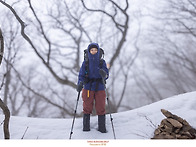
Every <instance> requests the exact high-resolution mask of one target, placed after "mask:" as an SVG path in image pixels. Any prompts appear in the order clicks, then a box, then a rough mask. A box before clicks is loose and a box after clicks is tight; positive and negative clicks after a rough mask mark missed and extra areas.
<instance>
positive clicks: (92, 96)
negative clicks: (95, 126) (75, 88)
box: [82, 89, 106, 115]
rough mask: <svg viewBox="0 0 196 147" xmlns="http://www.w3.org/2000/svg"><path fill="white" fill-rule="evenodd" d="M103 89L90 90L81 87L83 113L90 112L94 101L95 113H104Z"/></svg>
mask: <svg viewBox="0 0 196 147" xmlns="http://www.w3.org/2000/svg"><path fill="white" fill-rule="evenodd" d="M105 98H106V94H105V90H101V91H96V92H95V91H90V90H86V89H82V99H83V113H84V114H91V113H92V110H93V105H94V101H95V109H96V113H97V115H104V114H105Z"/></svg>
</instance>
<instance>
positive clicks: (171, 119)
mask: <svg viewBox="0 0 196 147" xmlns="http://www.w3.org/2000/svg"><path fill="white" fill-rule="evenodd" d="M161 112H162V113H163V115H165V116H166V118H165V119H163V120H162V121H161V124H160V125H159V126H158V128H157V129H156V130H155V132H154V137H153V138H152V139H195V138H196V130H195V129H194V128H192V127H191V126H190V125H189V123H188V122H187V121H186V120H184V119H182V118H181V117H179V116H177V115H174V114H172V113H171V112H169V111H167V110H164V109H161Z"/></svg>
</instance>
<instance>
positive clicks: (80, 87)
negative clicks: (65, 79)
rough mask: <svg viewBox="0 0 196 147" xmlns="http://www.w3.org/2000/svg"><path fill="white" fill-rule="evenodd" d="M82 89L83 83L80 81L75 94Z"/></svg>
mask: <svg viewBox="0 0 196 147" xmlns="http://www.w3.org/2000/svg"><path fill="white" fill-rule="evenodd" d="M82 88H83V83H82V82H81V81H80V83H79V84H78V85H77V92H80V91H81V90H82Z"/></svg>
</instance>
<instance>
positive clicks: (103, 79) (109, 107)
mask: <svg viewBox="0 0 196 147" xmlns="http://www.w3.org/2000/svg"><path fill="white" fill-rule="evenodd" d="M102 82H103V85H104V87H105V93H106V99H107V102H108V108H109V114H110V120H111V124H112V131H113V135H114V139H116V135H115V131H114V124H113V118H112V114H111V109H110V103H109V98H108V94H107V90H106V85H105V81H104V79H103V78H102Z"/></svg>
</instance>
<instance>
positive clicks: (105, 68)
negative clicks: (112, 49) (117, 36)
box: [102, 60, 109, 80]
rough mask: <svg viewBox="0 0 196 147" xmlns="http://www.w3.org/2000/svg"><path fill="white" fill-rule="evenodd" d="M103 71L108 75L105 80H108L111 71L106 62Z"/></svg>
mask: <svg viewBox="0 0 196 147" xmlns="http://www.w3.org/2000/svg"><path fill="white" fill-rule="evenodd" d="M102 69H103V70H104V71H105V72H106V73H107V76H106V78H105V80H107V79H108V78H109V70H108V68H107V66H106V62H105V60H103V67H102Z"/></svg>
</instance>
